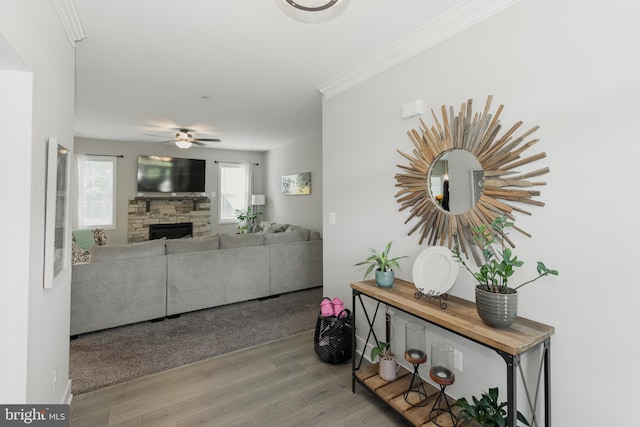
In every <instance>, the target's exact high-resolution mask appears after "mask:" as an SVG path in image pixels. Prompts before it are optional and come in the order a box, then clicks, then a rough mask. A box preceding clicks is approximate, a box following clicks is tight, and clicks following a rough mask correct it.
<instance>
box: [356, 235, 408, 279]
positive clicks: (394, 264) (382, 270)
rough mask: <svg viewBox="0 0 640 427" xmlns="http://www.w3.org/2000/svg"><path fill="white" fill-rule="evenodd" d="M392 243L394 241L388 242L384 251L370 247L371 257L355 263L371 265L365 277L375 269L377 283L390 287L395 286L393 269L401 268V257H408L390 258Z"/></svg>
mask: <svg viewBox="0 0 640 427" xmlns="http://www.w3.org/2000/svg"><path fill="white" fill-rule="evenodd" d="M392 243H393V242H389V243H387V246H385V248H384V250H383V251H382V252H378V251H376V250H375V249H369V251H370V252H371V255H370V256H369V258H367V259H365V260H364V261H361V262H359V263H357V264H355V266H359V265H366V264H368V265H369V268H367V271H365V273H364V277H363V278H364V279H366V278H367V276H368V275H369V273H371V272H372V271H373V270H374V269H375V270H376V284H377V285H378V286H380V287H382V288H390V287H391V286H393V282H394V281H395V273H394V272H393V269H394V268H400V264H398V260H399V259H401V258H406V256H399V257H396V258H389V251H390V250H391V244H392Z"/></svg>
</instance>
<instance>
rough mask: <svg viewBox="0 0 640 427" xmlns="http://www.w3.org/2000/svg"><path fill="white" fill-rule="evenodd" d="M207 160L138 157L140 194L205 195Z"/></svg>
mask: <svg viewBox="0 0 640 427" xmlns="http://www.w3.org/2000/svg"><path fill="white" fill-rule="evenodd" d="M205 170H206V160H200V159H182V158H178V157H163V156H138V192H142V193H153V192H157V193H204V191H205V190H204V178H205Z"/></svg>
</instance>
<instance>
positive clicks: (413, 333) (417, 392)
mask: <svg viewBox="0 0 640 427" xmlns="http://www.w3.org/2000/svg"><path fill="white" fill-rule="evenodd" d="M405 346H406V347H405V348H406V349H405V352H404V358H405V359H406V360H407V362H409V363H411V364H412V365H413V375H412V376H411V383H410V384H409V389H408V390H407V391H406V392H405V393H404V400H405V401H406V402H407V403H408V404H409V405H411V406H425V405H426V404H427V401H428V400H429V396H428V395H427V391H426V389H425V388H424V383H423V381H422V378H420V374H419V372H418V370H419V367H420V365H422V364H423V363H426V362H427V353H426V348H427V344H426V338H425V335H424V325H418V324H415V323H407V324H406V326H405Z"/></svg>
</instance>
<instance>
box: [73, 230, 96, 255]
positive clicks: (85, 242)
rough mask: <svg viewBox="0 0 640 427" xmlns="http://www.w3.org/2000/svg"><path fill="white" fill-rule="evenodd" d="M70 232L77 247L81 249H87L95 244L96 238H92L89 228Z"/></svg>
mask: <svg viewBox="0 0 640 427" xmlns="http://www.w3.org/2000/svg"><path fill="white" fill-rule="evenodd" d="M71 234H72V235H73V238H74V239H75V241H76V244H77V245H78V247H79V248H80V249H82V250H83V251H88V250H89V249H91V248H92V247H93V245H95V244H96V240H95V239H94V238H93V232H92V231H91V230H89V229H83V230H73V231H72V232H71Z"/></svg>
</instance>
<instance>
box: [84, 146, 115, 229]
mask: <svg viewBox="0 0 640 427" xmlns="http://www.w3.org/2000/svg"><path fill="white" fill-rule="evenodd" d="M116 160H117V159H116V157H110V156H109V157H101V156H86V155H82V154H80V155H77V166H78V228H105V229H115V228H116V211H115V209H116Z"/></svg>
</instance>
